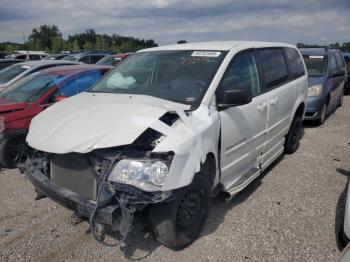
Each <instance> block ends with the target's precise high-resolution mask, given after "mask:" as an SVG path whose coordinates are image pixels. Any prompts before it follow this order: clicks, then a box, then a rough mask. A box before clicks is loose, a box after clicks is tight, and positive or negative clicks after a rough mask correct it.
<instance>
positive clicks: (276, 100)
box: [270, 97, 278, 105]
mask: <svg viewBox="0 0 350 262" xmlns="http://www.w3.org/2000/svg"><path fill="white" fill-rule="evenodd" d="M270 104H271V105H277V104H278V97H275V98H272V99H271V100H270Z"/></svg>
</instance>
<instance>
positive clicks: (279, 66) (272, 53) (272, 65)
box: [258, 48, 288, 91]
mask: <svg viewBox="0 0 350 262" xmlns="http://www.w3.org/2000/svg"><path fill="white" fill-rule="evenodd" d="M258 54H259V59H260V61H261V66H262V70H263V75H264V78H265V83H266V90H264V91H267V90H270V89H273V88H275V87H278V86H279V85H281V84H283V83H285V82H286V81H287V80H288V70H287V65H286V63H285V61H284V57H283V53H282V50H281V49H280V48H271V49H260V50H258Z"/></svg>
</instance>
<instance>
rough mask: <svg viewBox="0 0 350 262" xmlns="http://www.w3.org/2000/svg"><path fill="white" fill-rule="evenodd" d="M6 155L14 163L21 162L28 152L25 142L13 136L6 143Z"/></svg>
mask: <svg viewBox="0 0 350 262" xmlns="http://www.w3.org/2000/svg"><path fill="white" fill-rule="evenodd" d="M7 149H8V151H7V152H8V156H9V157H10V158H11V159H12V160H13V161H14V162H15V163H16V164H18V163H22V162H23V161H24V160H25V159H26V157H27V153H28V146H27V144H26V143H25V142H24V141H23V140H22V139H20V138H13V139H11V141H10V142H9V144H8V147H7Z"/></svg>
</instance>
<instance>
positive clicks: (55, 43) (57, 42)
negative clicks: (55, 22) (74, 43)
mask: <svg viewBox="0 0 350 262" xmlns="http://www.w3.org/2000/svg"><path fill="white" fill-rule="evenodd" d="M63 47H64V40H63V39H62V38H61V37H59V36H56V37H55V38H54V39H53V40H52V49H51V50H52V52H53V53H60V52H62V50H63Z"/></svg>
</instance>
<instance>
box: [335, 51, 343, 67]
mask: <svg viewBox="0 0 350 262" xmlns="http://www.w3.org/2000/svg"><path fill="white" fill-rule="evenodd" d="M334 55H335V61H336V62H337V67H338V68H343V67H344V66H345V65H344V62H343V59H342V58H341V55H340V53H339V52H336V53H334Z"/></svg>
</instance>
